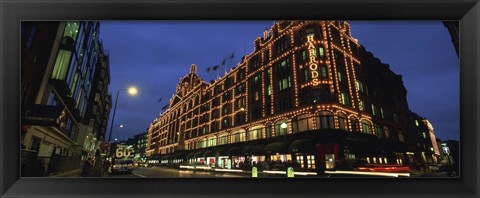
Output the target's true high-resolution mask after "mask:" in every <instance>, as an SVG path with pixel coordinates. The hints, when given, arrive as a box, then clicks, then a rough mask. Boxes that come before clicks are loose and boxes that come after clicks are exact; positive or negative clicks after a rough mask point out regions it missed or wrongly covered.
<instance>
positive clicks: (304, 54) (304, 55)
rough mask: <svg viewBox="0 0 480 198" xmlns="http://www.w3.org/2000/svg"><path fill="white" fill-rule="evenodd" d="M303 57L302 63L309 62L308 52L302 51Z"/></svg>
mask: <svg viewBox="0 0 480 198" xmlns="http://www.w3.org/2000/svg"><path fill="white" fill-rule="evenodd" d="M301 57H302V61H305V60H307V51H305V50H302V55H301Z"/></svg>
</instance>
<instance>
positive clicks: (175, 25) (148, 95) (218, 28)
mask: <svg viewBox="0 0 480 198" xmlns="http://www.w3.org/2000/svg"><path fill="white" fill-rule="evenodd" d="M349 23H350V24H351V32H352V36H353V37H354V38H357V39H358V40H359V42H360V43H361V44H362V45H364V46H365V47H366V48H367V50H369V51H371V52H372V53H373V54H375V56H377V57H378V58H379V59H380V60H382V62H384V63H388V64H390V68H391V69H392V70H393V71H394V72H395V73H397V74H400V75H402V76H403V81H404V84H405V87H406V88H407V90H408V94H407V99H408V103H409V106H410V109H411V110H412V111H414V112H416V113H418V114H419V115H421V116H424V117H426V118H427V119H429V120H430V122H431V123H432V125H433V127H434V128H435V133H436V135H437V137H438V138H441V139H442V140H444V139H457V140H458V139H459V129H460V124H459V122H460V120H459V117H460V116H459V97H460V95H459V93H460V89H459V86H460V81H459V63H458V58H457V56H456V54H455V49H454V48H453V45H452V43H451V41H450V36H449V34H448V31H447V29H446V28H444V27H443V25H442V23H441V22H440V21H414V22H413V21H409V22H406V21H349ZM272 24H273V21H148V22H141V21H128V22H121V21H118V22H117V21H104V22H102V23H101V32H100V37H101V38H102V39H103V41H104V45H105V46H104V47H105V49H106V50H108V51H109V53H110V68H111V77H112V83H111V84H110V92H111V93H112V96H113V97H115V94H116V91H117V90H118V89H122V88H125V87H128V86H131V85H134V86H137V87H138V89H139V93H138V95H137V96H129V95H128V94H127V93H125V92H121V93H120V96H119V99H118V106H117V112H116V115H115V116H116V117H115V125H118V124H124V125H125V127H124V128H118V127H114V133H113V135H112V140H113V139H114V138H118V139H127V138H128V137H132V136H133V135H135V134H138V133H140V132H143V131H146V129H147V128H148V126H149V124H150V122H151V121H152V120H153V119H154V118H155V117H157V116H158V115H159V113H160V109H161V108H162V107H163V106H164V105H166V104H167V102H168V101H169V99H170V97H171V96H172V94H173V93H174V92H175V87H176V85H177V83H178V82H179V79H180V78H181V77H182V76H184V75H185V74H187V73H188V72H189V67H190V65H191V64H196V65H197V66H198V70H199V72H198V73H199V74H200V76H201V77H202V78H203V79H204V80H207V81H210V80H212V79H214V78H216V75H217V74H216V73H215V72H210V73H207V72H206V68H207V67H209V66H213V65H216V64H219V63H220V62H221V61H222V60H223V59H224V58H226V57H227V56H228V55H229V54H231V53H232V52H235V58H234V60H233V61H231V62H230V63H229V64H227V70H228V69H229V68H231V67H233V66H234V65H237V63H238V62H240V59H241V57H242V56H243V55H245V52H246V53H250V52H252V50H253V40H254V39H255V38H256V37H258V36H262V35H263V31H264V30H265V29H266V28H270V26H271V25H272ZM220 71H221V72H220V73H219V74H220V75H223V74H224V69H223V68H222V69H220ZM159 98H163V100H162V101H161V102H158V99H159ZM113 99H115V98H113ZM112 112H113V109H112ZM110 117H111V116H110ZM109 123H110V122H109Z"/></svg>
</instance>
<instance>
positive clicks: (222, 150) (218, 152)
mask: <svg viewBox="0 0 480 198" xmlns="http://www.w3.org/2000/svg"><path fill="white" fill-rule="evenodd" d="M227 151H228V149H227V148H220V149H217V150H215V155H216V156H227Z"/></svg>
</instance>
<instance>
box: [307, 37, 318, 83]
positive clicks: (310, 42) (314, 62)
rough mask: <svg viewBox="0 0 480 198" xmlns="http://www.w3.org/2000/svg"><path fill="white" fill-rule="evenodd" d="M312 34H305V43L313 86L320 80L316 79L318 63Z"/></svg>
mask: <svg viewBox="0 0 480 198" xmlns="http://www.w3.org/2000/svg"><path fill="white" fill-rule="evenodd" d="M313 42H314V40H313V35H309V36H307V44H308V54H309V57H310V60H309V62H308V64H309V68H310V74H311V76H312V82H313V86H317V85H318V84H320V80H319V79H318V71H317V69H318V64H317V60H316V59H317V50H316V48H315V45H314V44H313Z"/></svg>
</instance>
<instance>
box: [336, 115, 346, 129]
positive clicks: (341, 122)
mask: <svg viewBox="0 0 480 198" xmlns="http://www.w3.org/2000/svg"><path fill="white" fill-rule="evenodd" d="M338 127H339V129H340V130H344V131H346V130H347V129H348V126H347V116H345V114H343V113H339V114H338Z"/></svg>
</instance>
